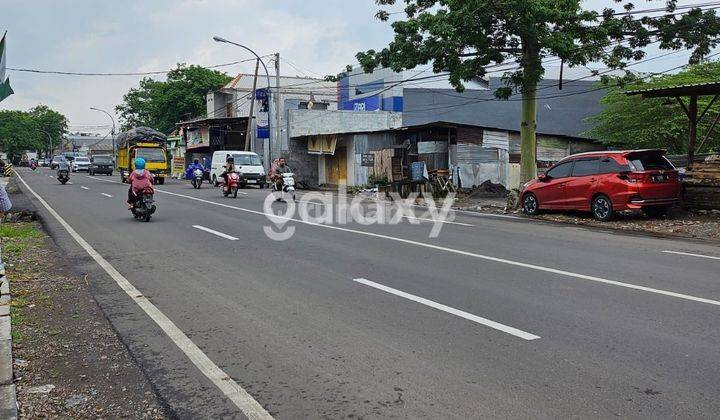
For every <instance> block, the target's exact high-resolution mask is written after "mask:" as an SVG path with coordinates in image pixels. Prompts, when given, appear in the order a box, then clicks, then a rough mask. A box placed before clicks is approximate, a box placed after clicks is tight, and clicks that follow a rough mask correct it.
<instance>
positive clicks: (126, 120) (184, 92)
mask: <svg viewBox="0 0 720 420" xmlns="http://www.w3.org/2000/svg"><path fill="white" fill-rule="evenodd" d="M230 80H232V78H231V77H229V76H227V75H226V74H225V73H221V72H218V71H215V70H210V69H207V68H204V67H200V66H194V65H191V66H186V65H184V64H178V66H177V68H176V69H173V70H172V71H170V72H169V73H168V74H167V79H166V80H165V81H157V80H153V79H151V78H148V77H146V78H143V79H142V80H141V81H140V86H139V87H137V88H132V89H130V91H129V92H128V93H126V94H125V96H124V97H123V103H122V104H120V105H118V106H117V107H115V109H116V110H117V111H118V112H119V113H120V120H121V121H122V129H123V130H127V129H130V128H133V127H137V126H147V127H152V128H154V129H156V130H158V131H162V132H164V133H169V132H170V131H172V129H173V128H174V127H175V123H177V122H179V121H182V120H187V119H189V118H195V117H200V116H203V115H205V113H206V100H205V95H206V94H207V93H208V92H210V91H213V90H217V89H220V88H221V87H222V86H224V85H225V84H227V83H228V82H229V81H230Z"/></svg>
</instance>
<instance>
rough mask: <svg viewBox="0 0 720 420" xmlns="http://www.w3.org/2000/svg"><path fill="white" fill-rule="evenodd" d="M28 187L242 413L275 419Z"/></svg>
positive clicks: (252, 417)
mask: <svg viewBox="0 0 720 420" xmlns="http://www.w3.org/2000/svg"><path fill="white" fill-rule="evenodd" d="M18 179H20V181H21V182H22V183H23V184H24V185H25V188H27V189H28V191H30V193H32V195H34V196H35V198H37V200H38V201H39V202H40V204H42V205H43V207H45V209H46V210H47V211H48V212H49V213H50V214H51V215H52V216H53V217H54V218H55V219H56V220H57V221H58V222H59V223H60V224H61V225H62V227H64V228H65V230H66V231H67V232H68V233H69V234H70V236H72V237H73V239H75V241H76V242H77V243H78V244H79V245H80V246H81V247H82V248H83V249H84V250H85V252H87V253H88V254H89V255H90V256H91V257H92V258H93V259H94V260H95V262H97V263H98V265H99V266H100V267H102V268H103V270H105V272H106V273H107V274H108V275H109V276H110V277H112V279H113V280H115V282H116V283H117V285H118V286H120V288H121V289H122V290H123V291H125V293H127V295H128V296H130V299H132V300H133V301H134V302H135V303H136V304H137V305H138V306H139V307H140V308H141V309H142V310H143V311H144V312H145V313H146V314H147V315H148V316H149V317H150V319H152V320H153V321H155V323H156V324H157V325H158V326H159V327H160V328H161V329H162V330H163V331H164V332H165V334H167V336H168V337H169V338H170V340H172V342H173V343H175V345H176V346H177V347H178V348H179V349H180V350H181V351H182V352H183V353H185V355H186V356H187V357H188V358H189V359H190V361H191V362H192V363H193V364H194V365H195V366H196V367H197V368H198V369H199V370H200V371H201V372H202V373H203V374H204V375H205V376H206V377H207V378H208V379H210V381H211V382H212V383H213V384H215V386H217V387H218V388H219V389H220V391H222V393H223V394H224V395H225V396H226V397H228V399H230V400H231V401H232V402H233V403H234V404H235V405H236V406H237V407H238V408H239V409H240V410H241V411H242V412H243V414H245V415H246V416H247V417H248V418H250V419H272V416H271V415H270V413H268V412H267V411H266V410H265V409H264V408H263V407H262V406H261V405H260V403H258V402H257V401H255V399H253V397H252V396H250V394H248V393H247V391H245V389H243V387H241V386H240V385H238V384H237V382H235V381H234V380H233V379H232V378H231V377H230V376H229V375H228V374H227V373H225V372H223V370H222V369H220V368H219V367H218V366H217V365H216V364H215V363H213V361H212V360H210V358H209V357H208V356H207V355H206V354H205V353H203V352H202V350H200V348H199V347H198V346H197V345H196V344H195V343H193V342H192V340H190V338H188V336H187V335H185V333H184V332H182V330H181V329H180V328H178V327H177V326H176V325H175V324H174V323H173V322H172V321H171V320H170V318H168V317H167V316H165V314H164V313H162V312H161V311H160V309H158V308H157V307H156V306H155V305H153V304H152V302H150V300H149V299H148V298H146V297H145V296H144V295H143V294H142V293H141V292H140V291H139V290H138V289H136V288H135V286H133V285H132V284H131V283H130V281H128V279H126V278H125V276H123V275H122V274H120V272H119V271H117V270H116V269H115V267H113V266H112V264H110V263H109V262H108V261H107V260H106V259H105V258H104V257H103V256H102V255H100V254H99V253H98V252H97V251H96V250H95V249H94V248H93V247H92V246H91V245H90V244H89V243H88V242H87V241H86V240H85V239H83V237H82V236H80V234H79V233H77V232H76V231H75V229H73V228H72V226H70V225H69V224H68V223H67V222H66V221H65V219H63V218H62V217H61V216H60V215H59V214H58V213H57V212H56V211H55V210H54V209H53V208H52V207H50V205H49V204H48V203H47V202H46V201H45V200H44V199H43V198H42V197H40V195H38V193H36V192H35V191H34V190H33V189H32V188H30V186H29V185H28V184H27V182H25V180H24V179H22V178H21V177H20V175H18Z"/></svg>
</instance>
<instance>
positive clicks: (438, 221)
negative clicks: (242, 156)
mask: <svg viewBox="0 0 720 420" xmlns="http://www.w3.org/2000/svg"><path fill="white" fill-rule="evenodd" d="M295 202H296V203H305V204H310V205H313V206H319V207H325V204H324V203H317V202H314V201H307V200H296V201H295ZM403 219H414V220H419V221H421V222H429V223H445V224H450V225H459V226H475V225H471V224H469V223H460V222H451V221H449V220H434V219H429V218H427V217H415V216H403Z"/></svg>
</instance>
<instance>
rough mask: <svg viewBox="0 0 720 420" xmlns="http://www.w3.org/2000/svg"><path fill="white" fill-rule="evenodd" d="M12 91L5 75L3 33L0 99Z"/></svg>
mask: <svg viewBox="0 0 720 420" xmlns="http://www.w3.org/2000/svg"><path fill="white" fill-rule="evenodd" d="M6 33H7V32H6ZM13 93H15V92H13V90H12V88H11V87H10V78H6V77H5V35H4V34H3V37H2V40H0V101H2V100H3V99H5V98H7V97H8V96H10V95H12V94H13Z"/></svg>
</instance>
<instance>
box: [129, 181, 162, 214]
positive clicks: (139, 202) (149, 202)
mask: <svg viewBox="0 0 720 420" xmlns="http://www.w3.org/2000/svg"><path fill="white" fill-rule="evenodd" d="M154 194H155V191H153V189H152V187H147V188H145V190H143V192H142V194H139V195H138V196H137V197H135V203H134V204H133V207H132V208H131V209H130V211H131V212H132V214H133V217H135V218H136V219H138V220H142V221H144V222H149V221H150V218H151V217H152V215H153V214H154V213H155V210H157V207H156V206H155V200H154V199H153V196H154Z"/></svg>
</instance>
